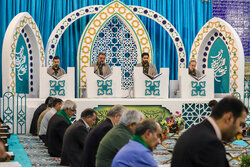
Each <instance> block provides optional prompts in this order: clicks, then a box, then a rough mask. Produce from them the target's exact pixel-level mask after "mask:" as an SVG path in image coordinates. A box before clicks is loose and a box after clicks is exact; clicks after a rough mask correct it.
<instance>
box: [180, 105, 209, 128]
mask: <svg viewBox="0 0 250 167" xmlns="http://www.w3.org/2000/svg"><path fill="white" fill-rule="evenodd" d="M210 112H211V109H210V108H209V106H208V104H207V103H200V104H199V103H185V104H182V117H183V119H184V120H185V129H187V128H188V127H191V126H193V125H194V124H198V123H200V122H201V121H203V120H204V118H205V117H207V116H209V115H210Z"/></svg>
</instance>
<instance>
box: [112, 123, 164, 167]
mask: <svg viewBox="0 0 250 167" xmlns="http://www.w3.org/2000/svg"><path fill="white" fill-rule="evenodd" d="M161 131H162V129H161V127H160V125H159V123H157V122H156V121H155V120H153V119H145V120H143V121H142V122H140V123H139V124H138V125H137V126H136V129H135V135H134V136H133V137H132V138H131V139H130V141H129V143H128V144H126V145H125V146H123V147H122V148H121V149H120V151H119V152H118V153H117V154H116V156H115V158H114V159H113V161H112V166H111V167H145V166H148V167H158V165H157V163H156V161H155V160H154V157H153V153H152V151H153V150H154V149H156V147H157V145H158V144H160V143H161Z"/></svg>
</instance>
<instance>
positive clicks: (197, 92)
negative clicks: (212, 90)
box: [191, 81, 206, 96]
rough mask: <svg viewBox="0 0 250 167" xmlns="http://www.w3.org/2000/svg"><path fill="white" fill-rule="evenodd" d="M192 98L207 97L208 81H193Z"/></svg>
mask: <svg viewBox="0 0 250 167" xmlns="http://www.w3.org/2000/svg"><path fill="white" fill-rule="evenodd" d="M191 86H192V88H193V89H192V93H191V96H206V89H205V88H206V81H200V82H198V81H191Z"/></svg>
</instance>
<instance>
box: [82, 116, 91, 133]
mask: <svg viewBox="0 0 250 167" xmlns="http://www.w3.org/2000/svg"><path fill="white" fill-rule="evenodd" d="M82 121H83V122H84V124H85V126H86V128H87V130H88V131H89V130H90V127H89V124H88V123H87V122H85V121H84V119H82Z"/></svg>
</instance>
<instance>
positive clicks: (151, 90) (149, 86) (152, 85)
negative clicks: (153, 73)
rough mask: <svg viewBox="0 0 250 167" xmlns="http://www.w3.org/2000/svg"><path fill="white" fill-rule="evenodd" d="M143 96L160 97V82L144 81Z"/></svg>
mask: <svg viewBox="0 0 250 167" xmlns="http://www.w3.org/2000/svg"><path fill="white" fill-rule="evenodd" d="M145 87H146V89H145V96H151V95H154V96H160V89H159V88H160V81H150V80H145Z"/></svg>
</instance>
